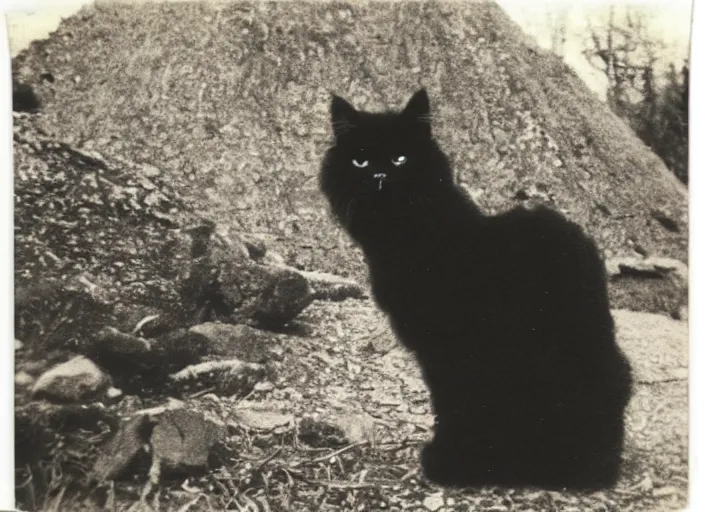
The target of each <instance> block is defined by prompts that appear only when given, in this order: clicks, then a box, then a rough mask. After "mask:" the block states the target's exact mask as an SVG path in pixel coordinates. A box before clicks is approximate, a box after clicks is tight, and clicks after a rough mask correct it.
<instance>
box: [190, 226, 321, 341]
mask: <svg viewBox="0 0 704 512" xmlns="http://www.w3.org/2000/svg"><path fill="white" fill-rule="evenodd" d="M215 228H216V226H215V225H214V224H213V223H204V224H201V225H199V226H197V227H196V228H191V229H190V230H189V234H190V237H191V248H190V259H189V260H188V261H187V262H186V263H185V265H184V268H183V270H182V272H181V273H180V278H179V281H180V283H179V293H180V295H181V299H182V302H183V307H184V310H185V312H186V316H187V318H188V321H189V323H190V324H191V325H193V324H199V323H203V322H208V321H214V320H221V321H224V322H228V323H249V324H254V325H257V326H261V327H266V328H276V327H280V326H282V325H284V324H286V323H288V322H290V321H291V320H292V319H293V318H295V317H296V316H297V315H298V314H299V313H300V312H301V311H302V310H303V309H304V308H305V307H306V306H308V304H310V302H311V301H312V300H313V298H312V293H311V289H310V286H309V285H308V282H307V281H306V279H305V278H304V277H303V276H301V275H300V274H298V273H296V272H294V271H291V270H289V269H285V268H278V267H275V266H269V265H261V264H258V263H255V262H254V261H252V260H251V259H250V257H249V252H248V250H247V249H246V247H245V248H242V246H241V243H236V242H233V241H232V239H228V238H227V237H225V236H224V235H222V234H218V233H216V232H215V231H216V229H215Z"/></svg>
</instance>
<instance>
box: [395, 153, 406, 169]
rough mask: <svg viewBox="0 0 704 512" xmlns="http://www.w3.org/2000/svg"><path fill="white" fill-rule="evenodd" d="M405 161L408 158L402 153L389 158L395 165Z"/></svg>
mask: <svg viewBox="0 0 704 512" xmlns="http://www.w3.org/2000/svg"><path fill="white" fill-rule="evenodd" d="M407 161H408V158H406V157H405V156H403V155H399V156H396V157H394V158H392V159H391V163H392V164H394V165H395V166H396V167H398V166H400V165H403V164H405V163H406V162H407Z"/></svg>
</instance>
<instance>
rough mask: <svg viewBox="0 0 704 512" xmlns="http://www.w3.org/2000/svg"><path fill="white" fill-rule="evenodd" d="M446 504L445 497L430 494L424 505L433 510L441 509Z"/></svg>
mask: <svg viewBox="0 0 704 512" xmlns="http://www.w3.org/2000/svg"><path fill="white" fill-rule="evenodd" d="M444 505H445V499H444V498H443V497H442V496H438V495H433V496H428V497H426V498H425V499H424V500H423V506H424V507H425V508H426V509H427V510H431V511H433V512H435V511H436V510H440V509H441V508H442V507H443V506H444Z"/></svg>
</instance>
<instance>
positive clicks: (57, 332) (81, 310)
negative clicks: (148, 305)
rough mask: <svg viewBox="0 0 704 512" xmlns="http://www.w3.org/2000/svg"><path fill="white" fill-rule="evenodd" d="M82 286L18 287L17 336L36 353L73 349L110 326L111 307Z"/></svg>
mask: <svg viewBox="0 0 704 512" xmlns="http://www.w3.org/2000/svg"><path fill="white" fill-rule="evenodd" d="M80 286H82V284H81V283H80V282H78V280H75V281H72V282H71V284H65V283H61V282H58V281H45V282H37V283H33V284H25V285H22V284H20V285H17V287H16V289H15V336H16V337H17V338H19V339H21V340H22V341H23V342H24V343H25V344H26V346H27V347H28V348H31V349H34V350H39V351H44V350H50V349H56V348H64V349H66V348H68V349H73V348H75V346H76V345H78V344H80V343H81V342H83V341H85V340H86V339H88V338H90V337H91V336H93V335H94V334H95V332H97V331H99V330H100V329H101V328H102V327H104V326H105V325H108V324H110V323H111V322H112V321H113V320H112V318H113V317H112V311H111V308H110V307H109V306H108V305H107V304H104V303H103V302H102V301H101V300H99V299H98V298H96V297H95V296H94V295H93V294H92V293H90V292H88V291H85V290H83V289H80V288H79V287H80Z"/></svg>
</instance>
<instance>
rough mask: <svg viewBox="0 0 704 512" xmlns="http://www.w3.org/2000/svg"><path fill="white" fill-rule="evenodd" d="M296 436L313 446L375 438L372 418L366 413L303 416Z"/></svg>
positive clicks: (339, 444) (333, 444) (341, 443)
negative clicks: (321, 416) (314, 416)
mask: <svg viewBox="0 0 704 512" xmlns="http://www.w3.org/2000/svg"><path fill="white" fill-rule="evenodd" d="M298 437H299V439H300V440H301V441H303V442H304V443H306V444H307V445H309V446H312V447H314V448H322V447H336V446H342V445H345V444H350V443H357V442H362V441H371V442H373V441H374V439H375V422H374V418H372V417H371V416H369V415H368V414H343V415H340V416H332V415H331V416H326V417H324V418H313V417H305V418H303V419H302V420H301V421H300V423H299V425H298Z"/></svg>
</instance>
